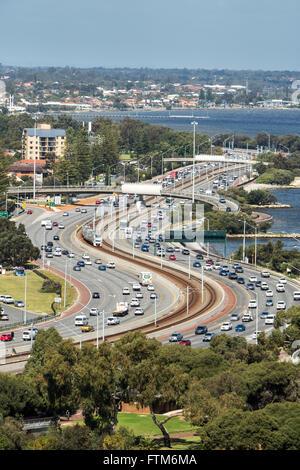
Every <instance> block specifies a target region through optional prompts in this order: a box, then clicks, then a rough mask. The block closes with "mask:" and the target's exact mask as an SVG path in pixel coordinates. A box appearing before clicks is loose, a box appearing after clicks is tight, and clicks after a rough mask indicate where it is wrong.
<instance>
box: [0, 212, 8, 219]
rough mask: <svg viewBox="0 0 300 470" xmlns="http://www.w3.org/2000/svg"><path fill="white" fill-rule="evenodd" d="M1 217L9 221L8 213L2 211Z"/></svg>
mask: <svg viewBox="0 0 300 470" xmlns="http://www.w3.org/2000/svg"><path fill="white" fill-rule="evenodd" d="M0 217H4V218H5V219H8V212H6V211H0Z"/></svg>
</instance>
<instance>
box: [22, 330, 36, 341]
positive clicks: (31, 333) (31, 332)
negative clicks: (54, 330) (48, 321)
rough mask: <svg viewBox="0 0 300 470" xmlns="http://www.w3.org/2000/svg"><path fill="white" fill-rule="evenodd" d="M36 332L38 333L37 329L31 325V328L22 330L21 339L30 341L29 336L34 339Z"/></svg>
mask: <svg viewBox="0 0 300 470" xmlns="http://www.w3.org/2000/svg"><path fill="white" fill-rule="evenodd" d="M37 334H38V329H37V328H35V327H32V328H29V329H28V330H25V331H23V334H22V339H23V340H24V341H30V340H31V338H32V339H35V337H36V335H37Z"/></svg>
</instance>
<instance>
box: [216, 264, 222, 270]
mask: <svg viewBox="0 0 300 470" xmlns="http://www.w3.org/2000/svg"><path fill="white" fill-rule="evenodd" d="M221 267H222V266H221V265H220V263H216V264H215V265H214V269H215V270H218V271H219V270H220V269H221Z"/></svg>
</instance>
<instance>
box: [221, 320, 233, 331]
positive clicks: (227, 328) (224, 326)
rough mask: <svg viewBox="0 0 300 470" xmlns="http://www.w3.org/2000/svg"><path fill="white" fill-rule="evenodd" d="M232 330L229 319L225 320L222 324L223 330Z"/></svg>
mask: <svg viewBox="0 0 300 470" xmlns="http://www.w3.org/2000/svg"><path fill="white" fill-rule="evenodd" d="M229 330H232V324H231V323H230V322H229V321H225V322H224V323H222V325H221V331H229Z"/></svg>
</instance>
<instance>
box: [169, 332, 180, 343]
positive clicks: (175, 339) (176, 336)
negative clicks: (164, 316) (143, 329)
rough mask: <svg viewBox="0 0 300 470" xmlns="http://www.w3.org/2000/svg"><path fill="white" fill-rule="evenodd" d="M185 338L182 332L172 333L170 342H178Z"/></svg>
mask: <svg viewBox="0 0 300 470" xmlns="http://www.w3.org/2000/svg"><path fill="white" fill-rule="evenodd" d="M182 339H183V335H182V334H181V333H172V334H171V336H170V337H169V342H170V343H178V342H179V341H181V340H182Z"/></svg>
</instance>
